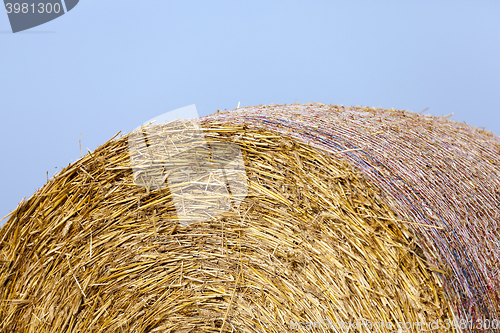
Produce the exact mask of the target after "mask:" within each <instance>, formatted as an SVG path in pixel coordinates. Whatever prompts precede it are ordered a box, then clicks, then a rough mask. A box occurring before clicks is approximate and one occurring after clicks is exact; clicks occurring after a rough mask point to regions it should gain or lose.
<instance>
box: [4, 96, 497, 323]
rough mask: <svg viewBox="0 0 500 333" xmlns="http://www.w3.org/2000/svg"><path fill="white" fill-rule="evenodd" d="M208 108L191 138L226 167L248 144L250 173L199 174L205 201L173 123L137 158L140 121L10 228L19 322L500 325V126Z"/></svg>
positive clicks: (9, 294) (8, 279)
mask: <svg viewBox="0 0 500 333" xmlns="http://www.w3.org/2000/svg"><path fill="white" fill-rule="evenodd" d="M201 121H202V124H203V133H204V140H206V145H204V146H202V148H200V149H197V150H195V152H194V153H193V152H191V153H184V154H195V155H196V156H197V159H196V161H201V162H202V163H201V166H200V163H198V164H197V167H198V168H204V167H205V168H208V169H210V168H213V166H214V165H222V164H224V163H229V161H224V159H226V158H227V156H226V155H224V156H223V155H217V154H216V153H214V152H215V151H220V149H219V150H216V147H219V148H220V147H223V148H224V151H229V150H230V149H229V150H228V147H235V146H237V147H238V148H239V149H240V150H241V157H242V159H243V161H244V172H243V173H242V172H241V169H240V168H239V167H238V166H236V167H235V168H234V170H236V171H235V172H233V174H226V173H224V172H222V173H221V172H217V170H215V171H211V172H208V173H205V174H202V175H200V177H199V178H197V181H195V182H191V183H189V190H190V192H189V193H194V194H196V193H202V192H203V193H207V191H212V192H209V193H214V196H213V197H212V196H208V197H207V196H205V197H204V198H203V199H199V198H198V199H196V195H194V196H191V197H190V199H189V200H191V201H195V202H194V203H192V205H191V207H195V208H194V209H193V210H192V211H191V212H188V213H182V212H181V210H180V209H179V205H178V201H176V193H177V192H176V191H178V189H179V188H182V189H184V190H185V189H186V188H187V187H186V186H187V185H186V183H185V182H184V181H183V178H182V175H181V173H169V172H168V171H165V170H163V171H162V169H161V167H158V166H159V165H160V163H159V162H160V161H159V160H158V159H157V158H155V157H154V156H158V153H157V152H158V151H160V150H161V149H163V148H164V147H163V148H162V147H161V145H162V141H163V139H158V140H155V139H152V138H149V140H148V141H147V144H146V145H143V146H141V147H140V148H138V150H137V152H138V154H137V155H136V156H135V157H136V158H135V157H134V156H131V153H130V146H131V145H132V146H133V145H134V143H133V142H136V141H134V140H136V139H135V137H134V136H132V135H129V136H126V137H122V138H117V139H115V138H113V139H112V140H110V141H108V142H107V143H105V144H104V145H102V146H101V147H99V148H98V149H97V150H96V151H94V152H92V153H89V154H88V155H86V156H85V157H83V158H82V159H81V160H79V161H77V162H75V163H73V164H72V165H70V166H68V167H67V168H65V169H64V170H63V171H61V172H60V173H59V174H58V175H57V176H55V177H54V178H53V179H51V180H50V181H49V182H48V183H47V184H46V185H45V186H44V187H42V188H41V189H40V190H39V191H38V192H36V193H35V194H34V195H33V196H32V197H31V198H30V199H29V200H27V201H26V202H24V203H22V204H20V205H19V207H18V208H17V209H16V210H15V211H14V212H13V213H12V214H11V216H10V218H9V220H8V221H7V223H6V224H5V226H4V227H3V228H2V230H1V231H0V240H1V243H0V267H1V268H0V300H1V303H0V330H1V331H2V332H3V331H5V332H98V331H99V332H121V331H123V332H164V331H165V332H236V331H239V332H288V331H293V330H294V329H299V331H300V330H302V331H313V332H324V331H335V332H348V331H360V332H371V331H374V328H373V327H371V328H370V327H369V326H368V325H363V324H361V325H360V324H359V323H360V320H361V322H363V321H364V323H365V324H366V323H371V324H373V323H379V324H381V323H383V325H379V326H378V328H377V330H379V331H381V332H394V331H397V328H396V327H398V324H403V325H405V326H403V328H404V329H408V331H414V332H418V331H420V330H423V329H424V328H425V327H422V326H421V325H425V324H428V323H436V324H437V325H439V326H438V327H439V328H438V329H435V330H434V331H436V332H449V331H464V332H465V331H495V329H494V328H492V327H488V329H485V330H481V329H480V328H478V326H479V325H477V323H478V321H481V320H482V321H483V322H484V320H486V319H488V320H489V321H491V322H493V321H494V320H499V319H500V315H499V313H500V311H499V310H500V305H499V299H498V296H499V290H500V289H499V287H500V286H499V277H498V269H499V267H500V266H499V262H498V250H499V249H500V244H499V243H498V225H499V222H500V208H499V205H500V191H499V189H500V183H499V180H498V176H499V174H500V164H499V163H500V157H499V156H500V139H499V138H498V137H495V136H493V135H492V134H490V133H488V132H485V131H481V130H478V129H474V128H470V127H468V126H466V125H463V124H459V123H455V122H451V121H448V120H446V119H444V118H435V117H430V116H422V115H416V114H413V113H409V112H405V111H395V110H381V109H369V108H359V107H358V108H345V107H338V106H327V105H322V104H318V103H315V104H308V105H300V104H294V105H289V106H280V105H271V106H258V107H252V108H242V109H238V110H234V111H230V112H223V113H217V114H215V115H212V116H208V117H205V118H202V119H201ZM180 124H181V123H176V124H174V126H178V125H179V126H180ZM154 128H155V135H157V138H165V137H168V138H169V140H171V142H172V144H173V145H174V146H175V147H176V148H178V146H179V147H180V145H179V143H180V142H181V139H179V136H172V135H170V134H169V133H172V124H168V125H155V126H154ZM137 140H138V139H137ZM176 140H177V141H176ZM200 140H201V139H200ZM183 142H184V141H183ZM176 143H177V145H176ZM188 151H190V150H188ZM230 151H232V150H230ZM146 154H150V156H153V157H152V159H151V165H149V167H145V166H147V163H145V162H147V160H144V159H143V157H144V156H146ZM235 154H236V153H231V154H230V155H231V156H232V157H231V158H233V157H234V156H236V155H235ZM200 156H201V157H200ZM161 162H162V163H164V162H165V161H161ZM217 163H219V164H217ZM163 165H164V164H163ZM137 166H140V167H139V168H137ZM151 166H153V169H151ZM141 168H142V169H141ZM133 169H134V170H133ZM150 170H155V171H154V175H152V174H147V172H148V171H150ZM218 170H219V169H218ZM136 171H137V172H136ZM141 172H142V173H141ZM158 172H159V173H158ZM162 172H163V173H162ZM176 175H177V176H176ZM168 176H170V177H171V182H169V183H168V185H169V186H160V185H158V184H159V183H160V179H161V180H165V179H167V178H168ZM228 177H229V178H228ZM145 179H146V180H145ZM228 179H229V182H231V181H232V182H233V183H231V185H234V184H244V185H245V187H244V191H235V190H233V189H234V188H238V187H235V186H228V185H229V183H228ZM154 184H157V185H154ZM221 184H226V185H223V186H221ZM226 186H227V193H229V195H227V196H222V195H220V193H222V192H224V191H226ZM182 193H184V192H182ZM196 200H197V201H196ZM182 202H183V203H184V201H182ZM214 206H217V209H216V210H215V212H216V213H217V214H215V215H214V214H208V215H210V216H208V217H206V218H200V217H199V216H202V215H203V212H214ZM193 216H195V218H193ZM186 222H189V223H186ZM463 319H467V320H468V321H467V323H470V322H472V321H474V325H469V324H468V325H466V327H464V326H463V325H462V327H461V326H460V325H457V323H458V324H459V323H460V320H463ZM452 320H455V321H456V322H454V323H453V325H451V326H450V323H452ZM353 323H354V325H356V324H357V325H358V326H352V324H353ZM348 324H350V325H351V326H349V325H348ZM407 324H410V327H408V325H407ZM412 324H413V325H412ZM415 324H416V325H415ZM419 325H420V326H419Z"/></svg>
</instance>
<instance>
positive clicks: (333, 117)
mask: <svg viewBox="0 0 500 333" xmlns="http://www.w3.org/2000/svg"><path fill="white" fill-rule="evenodd" d="M206 121H207V122H210V121H223V122H228V123H232V124H246V125H247V126H249V127H253V126H255V127H265V128H267V129H271V130H274V131H276V132H278V133H280V134H282V135H285V136H289V137H294V138H296V139H299V140H300V141H302V142H306V143H309V144H310V145H312V146H314V147H317V148H319V149H321V150H324V151H328V152H330V153H332V154H334V155H335V156H337V157H338V158H341V159H343V160H345V161H347V162H348V163H349V164H351V165H352V166H353V167H355V168H357V169H359V170H360V171H361V172H362V173H363V174H364V175H365V177H366V178H367V179H368V180H369V181H370V182H371V183H372V184H373V185H374V186H376V187H378V188H380V189H381V190H382V191H383V193H385V194H386V196H387V202H388V203H389V204H391V206H392V207H393V209H394V211H395V212H396V213H397V215H398V217H399V218H400V219H401V220H405V221H408V222H409V225H410V227H411V230H412V231H414V233H415V235H416V237H417V239H418V242H419V245H420V246H421V247H422V248H423V250H424V253H425V256H426V258H427V260H428V261H429V263H430V264H431V265H432V266H433V267H435V268H436V269H439V270H441V271H443V272H444V273H443V274H441V275H440V278H441V279H442V281H443V284H444V288H445V291H446V295H447V298H448V300H449V302H450V303H451V307H452V310H453V312H454V313H455V315H456V316H457V319H459V320H462V321H465V322H471V321H472V322H474V323H480V324H481V323H483V324H484V323H485V322H487V321H490V322H493V321H496V322H497V323H498V322H500V274H499V273H500V242H499V237H498V236H499V232H500V230H499V227H500V138H499V137H497V136H495V135H493V134H492V133H491V132H488V131H485V130H481V129H477V128H473V127H470V126H468V125H466V124H463V123H458V122H454V121H450V120H448V119H447V117H433V116H429V115H421V114H416V113H413V112H407V111H404V110H403V111H398V110H394V109H390V110H387V109H386V110H384V109H379V108H366V107H343V106H334V105H325V104H321V103H309V104H307V105H302V104H292V105H261V106H255V107H247V108H242V109H238V110H234V111H231V112H224V113H219V114H216V115H213V116H209V117H207V118H206ZM468 327H469V326H468ZM476 328H477V327H476V326H475V324H474V325H472V328H470V327H469V328H467V330H475V329H476Z"/></svg>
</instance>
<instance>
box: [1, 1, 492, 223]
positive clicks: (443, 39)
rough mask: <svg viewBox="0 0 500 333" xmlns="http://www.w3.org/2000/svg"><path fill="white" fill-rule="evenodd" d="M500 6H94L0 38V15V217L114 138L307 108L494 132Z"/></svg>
mask: <svg viewBox="0 0 500 333" xmlns="http://www.w3.org/2000/svg"><path fill="white" fill-rule="evenodd" d="M499 17H500V1H496V0H491V1H481V0H475V1H456V0H455V1H444V0H442V1H425V0H418V1H417V0H414V1H409V0H408V1H361V0H359V1H356V0H350V1H314V0H311V1H291V0H287V1H273V0H267V1H257V0H252V1H240V0H238V1H237V0H234V1H229V0H227V1H189V0H182V1H180V0H179V1H167V0H156V1H131V0H120V1H102V0H99V1H98V0H81V1H80V3H79V4H78V5H77V6H76V7H75V8H74V9H73V10H72V11H71V12H69V13H68V14H66V15H64V16H62V17H60V18H58V19H56V20H54V21H52V22H49V23H47V24H44V25H42V26H39V27H35V28H33V29H31V30H28V31H27V32H25V33H18V34H12V33H8V32H9V31H10V26H9V22H8V18H7V14H6V13H5V12H4V13H1V14H0V78H1V80H0V122H1V126H2V127H1V128H2V130H1V132H0V153H1V159H2V162H1V163H0V171H1V174H2V175H3V177H2V182H1V187H0V189H1V191H0V215H1V217H3V216H4V215H6V214H7V213H9V211H11V210H13V209H14V208H15V207H16V206H17V203H18V202H19V201H20V200H21V199H22V198H23V197H24V196H27V197H29V196H30V195H31V194H32V193H33V192H34V191H35V190H36V189H37V188H39V187H41V186H42V185H43V184H44V183H45V181H46V172H47V171H48V172H49V176H52V175H53V174H54V173H55V172H56V171H58V170H60V168H61V167H62V166H66V165H67V164H68V163H70V162H73V161H75V160H76V159H77V158H79V156H80V152H79V137H80V133H83V134H82V147H83V149H84V150H86V148H87V147H88V148H89V149H90V150H93V149H95V148H96V147H98V146H99V145H100V144H102V143H104V142H105V141H107V140H108V139H109V138H110V137H112V136H113V135H114V134H115V133H117V132H118V131H124V132H128V131H130V130H132V129H134V128H135V127H137V126H139V125H140V124H142V123H143V122H144V121H146V120H148V119H151V118H153V117H155V116H158V115H160V114H162V113H164V112H167V111H170V110H173V109H176V108H180V107H183V106H186V105H190V104H196V107H197V109H198V112H199V114H200V115H206V114H209V113H212V112H214V111H216V110H217V109H221V110H223V109H233V108H235V107H236V106H237V105H238V102H241V105H242V106H247V105H257V104H269V103H293V102H295V101H298V102H301V103H307V102H309V101H317V102H322V103H326V104H343V105H363V106H381V107H384V108H391V107H393V108H396V109H406V110H412V111H416V112H418V111H421V110H423V109H425V108H426V107H429V110H428V111H427V112H426V113H430V114H434V115H441V114H442V115H445V114H449V113H452V112H454V113H455V115H454V116H453V117H452V118H451V119H454V120H460V121H466V122H467V123H469V124H471V125H474V126H478V127H487V126H489V127H487V129H488V130H490V131H492V132H494V133H495V134H497V135H499V134H500V107H499V105H500V103H499V98H500V19H499Z"/></svg>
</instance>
